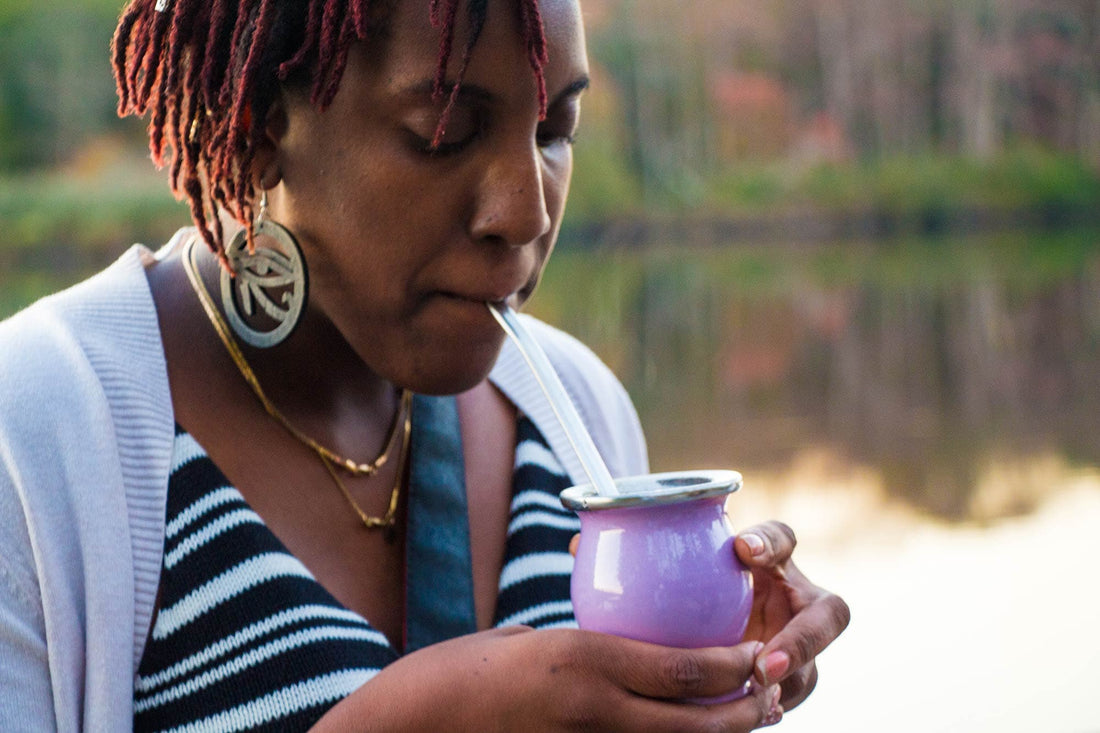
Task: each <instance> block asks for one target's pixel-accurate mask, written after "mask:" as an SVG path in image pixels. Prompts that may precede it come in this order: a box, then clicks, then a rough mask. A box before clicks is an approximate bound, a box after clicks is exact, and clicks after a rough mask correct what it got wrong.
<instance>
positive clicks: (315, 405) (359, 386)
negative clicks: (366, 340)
mask: <svg viewBox="0 0 1100 733" xmlns="http://www.w3.org/2000/svg"><path fill="white" fill-rule="evenodd" d="M196 254H197V257H196V259H197V260H198V263H199V272H200V273H201V277H202V280H203V282H204V284H205V287H206V292H207V293H216V292H218V290H217V289H218V288H219V287H220V286H219V284H218V282H219V278H220V276H221V273H220V271H219V265H218V264H217V262H216V259H215V257H214V256H213V255H212V254H210V252H209V251H208V250H206V248H205V247H203V246H202V245H201V244H199V245H197V246H196ZM214 305H215V307H216V308H217V309H218V310H219V312H221V311H222V308H221V304H220V303H219V302H218V299H215V300H214ZM222 315H223V318H224V312H223V313H222ZM211 329H213V326H212V325H211ZM237 341H238V347H239V348H240V350H241V352H242V353H243V355H244V357H245V360H246V361H247V363H248V366H249V367H250V368H251V369H252V371H253V372H254V373H255V376H256V379H257V380H258V382H259V383H260V385H261V387H262V389H263V391H264V393H265V394H266V395H267V397H268V399H269V400H271V402H272V403H274V404H275V405H276V406H277V407H278V409H279V411H280V412H282V413H283V415H284V416H285V417H286V418H287V419H288V420H290V421H291V422H292V423H294V424H295V425H296V426H297V427H298V428H299V429H301V430H303V431H304V432H306V433H308V434H310V435H312V436H313V437H315V438H316V439H317V440H319V441H321V442H322V443H325V444H327V445H329V446H330V447H331V448H333V449H334V450H337V451H339V452H341V453H343V454H345V455H349V456H351V457H360V458H362V457H367V454H370V453H371V452H372V451H373V450H374V448H375V447H376V446H380V445H381V444H382V442H383V441H384V440H385V438H386V435H387V432H388V429H389V427H390V425H391V424H392V421H393V416H394V413H395V411H396V410H397V409H398V402H399V395H398V390H397V388H396V387H395V386H394V385H393V384H392V383H390V382H388V381H386V380H384V379H383V378H382V377H380V376H379V375H378V374H377V373H375V372H374V371H373V370H371V369H370V368H369V367H367V366H366V365H365V364H364V363H363V361H362V359H360V358H359V356H358V355H357V354H356V353H355V351H354V350H353V349H352V348H351V347H350V345H349V344H348V343H347V341H346V340H345V339H344V338H343V336H342V335H341V334H340V332H339V331H338V330H337V329H336V328H335V327H334V326H333V325H332V323H331V321H329V319H328V318H327V317H325V316H324V314H322V313H321V312H319V311H318V310H317V309H315V308H309V309H307V310H306V312H305V314H303V317H302V321H301V323H300V324H299V325H298V327H297V328H296V329H295V330H294V332H293V333H292V334H291V335H290V336H289V337H288V338H287V339H286V341H284V342H283V343H281V344H279V345H278V346H275V347H272V348H270V349H260V348H255V347H251V346H249V345H248V344H245V343H243V342H240V340H239V339H238V340H237ZM227 365H228V368H230V369H233V370H234V371H237V370H236V369H235V368H234V366H233V364H232V362H231V361H230V360H227ZM236 378H238V379H240V383H241V387H242V388H244V389H246V390H247V389H249V388H248V387H247V385H246V383H245V381H244V378H243V377H242V376H240V375H239V374H238V375H236ZM253 398H254V397H253Z"/></svg>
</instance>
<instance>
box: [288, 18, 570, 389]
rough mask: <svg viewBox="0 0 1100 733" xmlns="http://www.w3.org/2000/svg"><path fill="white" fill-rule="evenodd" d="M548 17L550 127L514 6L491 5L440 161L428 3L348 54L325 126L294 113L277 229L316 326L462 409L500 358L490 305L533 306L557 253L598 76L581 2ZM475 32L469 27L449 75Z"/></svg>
mask: <svg viewBox="0 0 1100 733" xmlns="http://www.w3.org/2000/svg"><path fill="white" fill-rule="evenodd" d="M540 7H541V13H542V18H543V22H544V25H545V29H546V37H547V44H548V51H549V58H550V60H549V63H548V64H547V65H546V67H545V69H544V71H545V78H546V90H547V96H548V99H549V106H548V109H547V113H546V118H545V119H544V120H542V121H540V120H539V101H538V88H537V82H536V79H535V77H534V75H533V73H532V71H531V68H530V66H529V63H528V57H527V49H526V45H525V43H524V41H523V37H522V33H521V31H520V21H519V10H518V7H517V3H515V2H514V0H490V2H489V14H488V19H487V21H486V24H485V27H484V29H483V31H482V33H481V36H480V38H479V40H478V42H477V45H476V46H475V48H474V51H473V55H472V57H471V60H470V65H469V68H468V70H467V72H466V75H465V78H464V81H463V84H462V88H461V92H460V94H459V98H458V102H457V104H456V106H455V107H454V109H453V111H452V112H451V115H450V118H449V122H448V124H447V127H446V134H445V136H444V138H443V141H442V144H441V145H440V147H439V149H438V150H437V151H435V152H432V151H431V150H430V149H429V148H430V142H431V139H432V136H433V134H434V132H435V129H436V125H437V123H438V121H439V119H440V114H441V111H442V107H443V103H442V102H440V101H435V100H433V99H432V93H431V89H432V84H431V82H432V79H433V78H434V75H435V72H436V67H437V55H438V50H439V36H438V31H437V30H436V29H434V28H432V27H431V24H430V22H429V19H428V2H427V0H398V2H397V3H396V6H395V8H394V11H393V14H392V15H391V17H390V18H389V21H388V23H387V24H386V25H387V28H386V33H385V37H384V40H383V41H382V42H381V44H380V45H379V46H377V47H375V48H373V49H372V47H370V46H369V45H368V46H364V45H362V44H356V45H355V46H354V47H353V49H352V51H351V55H350V57H349V61H348V66H347V70H346V72H345V74H344V77H343V81H342V83H341V86H340V91H339V92H338V94H337V95H336V98H335V100H334V101H333V103H332V105H331V106H330V107H329V108H328V109H327V110H325V111H324V112H318V111H316V110H315V109H313V108H312V107H311V106H310V105H309V104H308V100H306V99H304V98H300V97H299V96H298V95H290V96H289V97H288V98H287V99H286V100H285V102H286V103H285V107H286V120H285V123H286V124H285V129H284V130H279V132H278V135H277V137H278V141H277V150H276V157H275V161H276V164H277V165H278V169H279V173H280V174H281V184H280V185H279V186H278V187H277V188H276V189H274V190H273V191H272V194H271V216H272V218H274V219H275V220H277V221H279V222H280V223H281V224H283V225H284V226H286V227H287V228H289V229H290V230H291V231H292V232H293V233H294V234H295V236H296V237H297V238H298V241H299V242H300V244H301V246H302V250H303V253H304V255H305V258H306V262H307V263H308V266H309V272H310V307H311V309H313V310H314V311H315V312H316V313H319V314H320V315H322V316H323V317H324V318H326V319H328V320H329V321H331V322H332V324H333V325H334V326H335V327H336V329H337V330H338V331H339V332H340V334H341V335H342V336H343V338H344V339H345V340H346V341H347V342H348V343H349V344H350V345H351V347H352V348H353V349H354V350H355V352H356V353H357V354H358V355H359V357H360V358H361V359H362V360H363V361H364V362H365V363H366V364H367V365H368V366H369V367H370V368H371V369H373V370H374V371H375V372H376V373H377V374H379V375H380V376H382V377H384V378H386V379H388V380H391V381H393V382H395V383H398V384H401V385H402V386H406V387H409V388H411V389H414V390H417V391H421V392H425V393H454V392H458V391H461V390H464V389H467V388H469V387H471V386H473V385H474V384H476V383H477V382H479V381H480V380H482V379H483V378H484V377H485V375H486V374H487V373H488V370H489V369H490V368H491V366H492V364H493V361H494V360H495V358H496V355H497V352H498V351H499V349H500V346H501V343H502V341H503V334H502V333H501V331H500V328H499V327H498V326H497V325H496V323H495V321H494V320H493V318H492V316H491V314H490V313H489V312H488V310H487V308H486V307H485V301H501V300H508V301H509V302H510V303H512V304H513V305H514V306H516V305H519V304H520V303H522V302H523V301H524V300H525V299H526V298H527V297H528V296H529V295H530V293H531V291H532V289H533V288H534V287H535V284H536V283H537V281H538V278H539V275H540V273H541V272H542V268H543V266H544V265H545V263H546V259H547V257H548V256H549V254H550V250H551V249H552V247H553V244H554V239H555V237H556V236H557V233H558V228H559V224H560V222H561V215H562V210H563V208H564V206H565V199H566V193H567V191H568V188H569V178H570V174H571V172H572V147H571V139H572V136H573V134H574V132H575V129H576V124H577V118H578V113H579V96H580V93H581V91H582V90H583V89H584V87H585V86H586V84H587V79H588V65H587V59H586V56H585V49H584V35H583V30H582V26H581V19H580V10H579V8H578V6H577V3H576V0H542V2H541V4H540ZM463 11H464V9H460V12H459V15H458V17H459V18H460V19H462V18H464V12H463ZM464 33H465V29H464V27H463V24H462V23H461V22H460V23H459V29H458V32H457V33H456V38H455V43H454V48H455V49H456V51H455V53H454V54H453V55H452V59H451V63H450V65H449V71H450V72H451V73H453V72H454V70H455V69H456V68H457V67H458V65H459V64H460V60H461V55H462V49H463V48H464V47H465V35H464ZM376 43H377V41H376Z"/></svg>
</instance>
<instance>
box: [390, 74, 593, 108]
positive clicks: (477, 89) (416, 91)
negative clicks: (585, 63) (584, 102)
mask: <svg viewBox="0 0 1100 733" xmlns="http://www.w3.org/2000/svg"><path fill="white" fill-rule="evenodd" d="M590 84H591V80H590V79H589V78H588V75H587V74H585V75H583V76H579V77H577V78H576V79H574V80H573V81H572V82H570V83H569V84H568V85H566V86H565V88H564V89H562V90H561V91H560V92H558V93H557V94H556V95H554V98H553V99H551V100H549V101H548V102H547V105H546V106H547V108H549V107H553V106H554V105H557V104H561V103H562V102H564V101H565V100H567V99H570V98H572V97H576V96H577V95H579V94H580V93H581V92H583V91H584V90H585V89H587V88H588V87H589V85H590ZM453 87H454V82H453V81H448V82H446V83H444V85H443V90H444V96H446V95H447V94H449V93H450V92H449V90H450V89H452V88H453ZM434 90H435V82H434V81H433V80H432V79H424V80H422V81H419V82H417V83H415V84H412V85H410V86H408V87H406V88H404V89H402V90H401V91H400V92H399V94H401V95H402V96H407V97H423V96H425V95H431V94H432V92H433V91H434ZM458 98H459V100H460V101H471V100H473V101H479V102H482V103H486V104H488V103H490V102H492V101H493V100H494V99H495V98H496V96H495V95H494V94H493V93H492V92H490V91H489V90H488V89H486V88H485V87H482V86H478V85H477V84H471V83H469V82H462V85H461V86H460V87H459V88H458Z"/></svg>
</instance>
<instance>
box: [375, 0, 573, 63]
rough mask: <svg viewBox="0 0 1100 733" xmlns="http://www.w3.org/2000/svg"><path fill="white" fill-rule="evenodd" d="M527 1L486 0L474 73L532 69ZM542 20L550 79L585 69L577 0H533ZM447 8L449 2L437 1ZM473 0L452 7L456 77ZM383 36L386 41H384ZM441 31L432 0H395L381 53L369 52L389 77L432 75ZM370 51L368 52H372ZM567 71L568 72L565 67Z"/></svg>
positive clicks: (452, 57) (452, 55)
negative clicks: (480, 69)
mask: <svg viewBox="0 0 1100 733" xmlns="http://www.w3.org/2000/svg"><path fill="white" fill-rule="evenodd" d="M524 2H525V0H487V1H485V2H483V3H482V4H483V5H484V6H485V23H484V26H483V27H482V29H481V33H480V35H479V36H478V38H477V40H476V45H475V47H474V50H473V53H472V56H471V58H470V70H469V71H470V73H477V69H478V67H496V68H500V67H501V65H503V68H504V69H506V70H508V71H509V72H510V73H520V72H524V73H529V72H530V62H529V60H528V55H527V54H528V51H527V46H526V38H525V33H524V24H523V20H522V18H523V15H522V13H523V9H522V6H523V4H524ZM532 4H533V5H535V6H536V7H537V9H538V13H539V16H540V18H541V20H542V27H543V33H544V36H545V40H546V44H547V51H548V55H549V61H548V63H547V65H546V67H545V71H546V74H547V77H548V79H547V81H550V78H549V77H551V76H552V75H553V73H554V70H555V69H558V70H559V73H572V74H575V73H577V72H578V71H580V72H583V71H585V70H587V58H586V55H585V41H584V29H583V26H582V22H581V12H580V7H579V5H578V2H577V0H536V2H533V3H532ZM439 5H440V6H441V9H442V11H443V12H446V9H445V7H444V6H445V5H446V3H445V2H441V3H439ZM468 17H469V0H458V5H457V7H456V8H455V9H454V37H453V40H452V44H451V52H450V56H449V59H448V65H447V68H448V72H449V74H451V75H453V74H455V73H456V72H457V70H458V68H459V67H460V66H461V63H462V58H463V54H464V53H465V49H466V46H467V43H468V41H469V38H470V32H471V31H470V23H469V20H468ZM380 40H383V39H380ZM440 40H441V37H440V29H439V28H438V27H436V26H433V24H432V19H431V11H430V3H429V0H393V2H392V4H391V6H390V8H389V12H388V14H387V18H386V21H385V33H384V40H383V42H382V43H381V44H379V48H378V50H379V51H380V52H381V53H380V54H370V55H371V56H373V57H374V61H375V63H377V64H380V65H381V66H382V67H384V68H385V69H386V71H387V74H388V75H390V76H391V77H394V76H416V75H423V74H424V73H425V70H427V72H430V73H429V76H431V75H434V73H435V69H436V67H437V65H438V63H439V58H440V48H441V46H440ZM368 53H370V52H369V51H368ZM566 70H568V71H566Z"/></svg>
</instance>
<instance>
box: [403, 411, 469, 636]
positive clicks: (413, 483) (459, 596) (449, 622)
mask: <svg viewBox="0 0 1100 733" xmlns="http://www.w3.org/2000/svg"><path fill="white" fill-rule="evenodd" d="M412 409H413V421H412V442H411V451H412V454H411V456H410V462H411V468H410V471H409V511H408V526H407V532H408V538H407V545H406V560H405V561H406V567H407V568H408V569H407V571H406V572H407V575H406V591H405V592H406V597H405V603H406V606H405V618H406V619H407V621H406V625H405V652H406V653H408V652H411V651H415V650H417V649H420V648H421V647H425V646H428V645H430V644H435V643H437V642H440V641H445V640H446V639H451V638H454V637H456V636H461V635H463V634H469V633H473V632H475V631H477V619H476V617H475V616H474V580H473V567H472V563H471V560H470V523H469V518H468V515H467V510H466V470H465V465H464V463H463V459H462V435H461V433H460V431H459V424H458V407H457V405H456V403H455V398H454V397H429V396H425V395H416V396H414V397H413V408H412Z"/></svg>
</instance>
